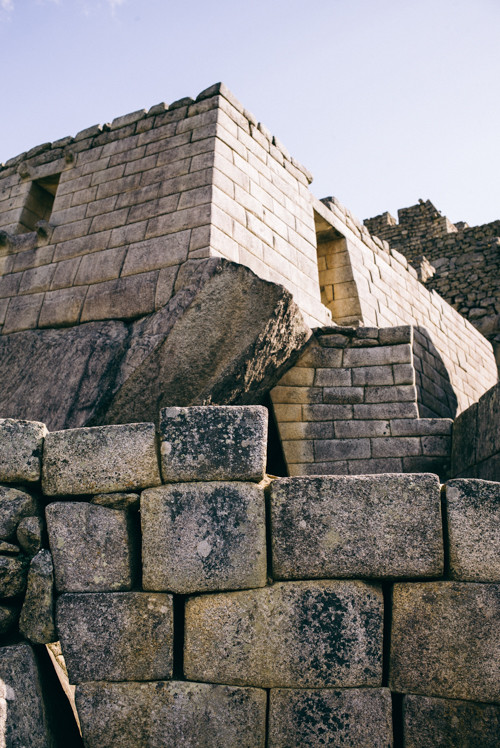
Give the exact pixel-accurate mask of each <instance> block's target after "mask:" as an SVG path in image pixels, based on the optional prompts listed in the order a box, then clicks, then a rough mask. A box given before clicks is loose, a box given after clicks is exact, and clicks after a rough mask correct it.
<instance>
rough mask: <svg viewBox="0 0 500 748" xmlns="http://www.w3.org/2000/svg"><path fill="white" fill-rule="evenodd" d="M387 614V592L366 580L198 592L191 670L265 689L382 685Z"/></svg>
mask: <svg viewBox="0 0 500 748" xmlns="http://www.w3.org/2000/svg"><path fill="white" fill-rule="evenodd" d="M382 618H383V600H382V591H381V590H380V588H379V587H377V586H375V585H371V584H366V583H365V582H359V581H328V582H324V581H323V582H294V583H282V584H275V585H273V586H272V587H266V588H264V589H260V590H250V591H245V592H228V593H221V594H218V595H203V596H200V597H193V598H190V599H189V600H188V601H187V604H186V628H185V648H184V673H185V676H186V678H188V679H189V680H200V681H208V682H212V683H228V684H232V685H247V686H261V687H264V688H271V687H275V686H278V687H283V688H287V687H290V688H292V687H300V688H315V687H319V688H323V687H331V686H338V687H348V686H349V687H350V686H380V685H381V679H382Z"/></svg>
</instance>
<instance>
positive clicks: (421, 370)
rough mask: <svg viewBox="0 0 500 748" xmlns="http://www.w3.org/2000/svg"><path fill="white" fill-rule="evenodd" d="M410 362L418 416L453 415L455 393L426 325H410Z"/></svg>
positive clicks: (442, 416) (455, 406)
mask: <svg viewBox="0 0 500 748" xmlns="http://www.w3.org/2000/svg"><path fill="white" fill-rule="evenodd" d="M413 336H414V337H413V364H414V366H415V378H416V385H417V403H418V410H419V414H420V417H421V418H436V417H437V418H455V416H456V414H457V406H458V401H457V396H456V394H455V390H454V389H453V385H452V383H451V381H450V376H449V374H448V370H447V369H446V366H445V364H444V361H443V359H442V358H441V355H440V353H439V351H438V350H437V348H436V346H435V345H434V343H433V342H432V338H431V336H430V334H429V332H428V330H427V329H426V328H425V327H421V326H415V327H414V328H413Z"/></svg>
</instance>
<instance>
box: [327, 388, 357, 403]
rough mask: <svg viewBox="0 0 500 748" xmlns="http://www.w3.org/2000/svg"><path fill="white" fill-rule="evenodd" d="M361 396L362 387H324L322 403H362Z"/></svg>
mask: <svg viewBox="0 0 500 748" xmlns="http://www.w3.org/2000/svg"><path fill="white" fill-rule="evenodd" d="M363 396H364V390H363V388H362V387H325V388H324V390H323V402H324V403H343V404H346V403H362V402H363Z"/></svg>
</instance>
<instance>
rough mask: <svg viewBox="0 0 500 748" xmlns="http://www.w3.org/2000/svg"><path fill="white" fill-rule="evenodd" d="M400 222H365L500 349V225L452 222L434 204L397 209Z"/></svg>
mask: <svg viewBox="0 0 500 748" xmlns="http://www.w3.org/2000/svg"><path fill="white" fill-rule="evenodd" d="M398 218H399V223H397V222H396V220H395V218H393V217H392V216H391V215H390V214H389V213H384V214H382V215H381V216H376V217H375V218H369V219H367V220H366V221H365V222H364V224H365V226H366V227H367V228H368V229H369V230H370V232H371V233H372V234H375V235H376V236H378V237H379V238H380V239H384V240H386V241H387V242H389V244H390V246H391V247H392V248H393V249H397V250H398V251H399V252H401V253H402V254H404V256H405V257H406V258H407V260H408V261H409V262H411V263H412V264H413V265H414V267H415V268H416V269H417V271H419V275H420V277H421V280H422V282H424V283H425V285H426V286H427V288H429V289H431V290H435V291H437V293H439V294H440V295H441V296H442V297H443V298H444V299H446V301H448V303H449V304H451V305H452V306H453V307H454V308H455V309H457V310H458V311H459V312H460V314H462V315H463V316H464V317H466V319H468V320H469V321H470V322H471V323H472V324H473V325H474V326H475V327H476V328H477V329H478V330H479V331H480V332H481V333H482V334H483V335H486V336H487V337H488V339H489V340H491V342H492V343H493V345H494V347H496V348H498V349H500V221H492V222H491V223H487V224H484V225H482V226H468V225H467V224H466V223H463V222H461V223H457V224H453V223H451V221H449V220H448V218H446V216H442V215H441V213H440V212H439V211H438V210H437V209H436V208H435V207H434V205H433V204H432V203H431V202H430V200H427V201H425V202H424V201H423V200H421V201H420V203H419V204H417V205H412V206H411V207H409V208H403V209H402V210H398ZM497 360H498V361H499V362H500V358H499V356H498V354H497Z"/></svg>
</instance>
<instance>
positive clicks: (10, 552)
mask: <svg viewBox="0 0 500 748" xmlns="http://www.w3.org/2000/svg"><path fill="white" fill-rule="evenodd" d="M20 550H21V549H20V548H19V546H18V545H14V543H7V542H6V541H5V540H0V554H1V555H2V556H17V555H18V553H19V552H20Z"/></svg>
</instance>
